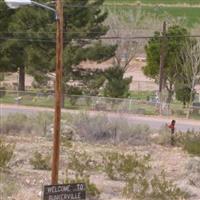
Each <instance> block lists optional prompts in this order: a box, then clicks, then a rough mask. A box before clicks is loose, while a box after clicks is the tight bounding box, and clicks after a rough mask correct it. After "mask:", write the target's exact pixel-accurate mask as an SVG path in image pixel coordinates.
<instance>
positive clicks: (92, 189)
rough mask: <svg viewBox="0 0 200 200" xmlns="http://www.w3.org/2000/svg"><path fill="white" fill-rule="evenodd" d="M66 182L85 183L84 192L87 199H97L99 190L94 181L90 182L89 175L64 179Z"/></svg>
mask: <svg viewBox="0 0 200 200" xmlns="http://www.w3.org/2000/svg"><path fill="white" fill-rule="evenodd" d="M65 183H66V184H69V183H85V185H86V194H87V199H88V200H97V199H99V197H100V194H101V193H100V191H99V189H98V188H97V186H96V185H95V184H94V183H91V181H90V178H89V177H82V178H75V179H66V180H65Z"/></svg>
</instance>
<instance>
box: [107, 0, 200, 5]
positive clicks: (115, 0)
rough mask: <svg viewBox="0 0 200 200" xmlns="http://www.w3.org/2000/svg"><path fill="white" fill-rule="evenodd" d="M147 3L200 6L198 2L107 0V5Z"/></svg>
mask: <svg viewBox="0 0 200 200" xmlns="http://www.w3.org/2000/svg"><path fill="white" fill-rule="evenodd" d="M107 2H109V3H113V4H114V3H138V2H141V3H145V4H160V3H162V4H186V3H187V4H199V2H198V1H197V0H167V1H166V0H106V3H107Z"/></svg>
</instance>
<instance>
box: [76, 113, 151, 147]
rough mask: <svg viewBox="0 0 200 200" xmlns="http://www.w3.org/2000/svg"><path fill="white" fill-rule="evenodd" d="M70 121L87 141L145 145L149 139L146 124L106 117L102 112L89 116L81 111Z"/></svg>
mask: <svg viewBox="0 0 200 200" xmlns="http://www.w3.org/2000/svg"><path fill="white" fill-rule="evenodd" d="M72 123H73V126H74V127H76V128H77V132H78V134H79V135H80V136H81V138H83V139H85V140H86V141H89V142H109V143H113V142H114V143H116V142H119V143H120V142H123V143H128V144H131V145H146V144H148V143H149V141H150V140H149V138H150V133H151V130H150V128H149V127H148V126H147V125H133V124H130V123H129V122H128V121H127V119H122V118H120V119H115V118H112V117H110V118H108V116H106V115H104V114H102V115H96V116H93V115H92V116H91V115H89V114H86V113H82V114H79V115H76V117H74V118H73V122H72Z"/></svg>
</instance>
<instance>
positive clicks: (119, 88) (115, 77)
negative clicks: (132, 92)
mask: <svg viewBox="0 0 200 200" xmlns="http://www.w3.org/2000/svg"><path fill="white" fill-rule="evenodd" d="M124 73H125V71H124V70H123V69H122V68H121V67H120V66H113V67H110V68H108V69H107V70H105V78H106V85H105V89H104V95H105V96H108V97H114V98H117V97H128V96H129V85H130V83H131V81H132V77H128V78H124Z"/></svg>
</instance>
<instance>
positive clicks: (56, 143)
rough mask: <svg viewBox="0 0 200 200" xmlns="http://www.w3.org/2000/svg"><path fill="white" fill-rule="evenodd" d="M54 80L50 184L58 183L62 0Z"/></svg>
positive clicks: (58, 2)
mask: <svg viewBox="0 0 200 200" xmlns="http://www.w3.org/2000/svg"><path fill="white" fill-rule="evenodd" d="M56 15H57V16H56V18H57V19H56V81H55V115H54V135H53V158H52V174H51V183H52V185H55V184H58V171H59V155H60V129H61V123H60V122H61V95H62V84H61V83H62V67H63V5H62V0H56Z"/></svg>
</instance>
